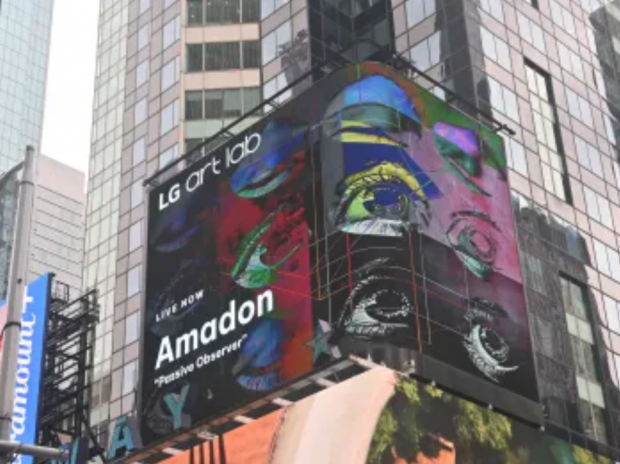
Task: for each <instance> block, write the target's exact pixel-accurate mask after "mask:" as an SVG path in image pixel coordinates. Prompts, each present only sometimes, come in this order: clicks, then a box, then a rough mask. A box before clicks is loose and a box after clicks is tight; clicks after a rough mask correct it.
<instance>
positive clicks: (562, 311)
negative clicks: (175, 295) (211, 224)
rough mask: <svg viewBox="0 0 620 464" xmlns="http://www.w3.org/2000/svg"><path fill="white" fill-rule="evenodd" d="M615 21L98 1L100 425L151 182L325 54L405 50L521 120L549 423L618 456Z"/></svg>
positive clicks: (587, 3)
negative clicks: (145, 183) (146, 181)
mask: <svg viewBox="0 0 620 464" xmlns="http://www.w3.org/2000/svg"><path fill="white" fill-rule="evenodd" d="M619 20H620V4H619V3H618V2H617V1H613V2H601V1H599V0H582V1H580V2H576V1H570V0H530V1H528V0H477V1H470V0H376V1H362V0H356V1H352V0H351V1H349V0H343V1H340V2H334V1H327V0H309V1H305V0H291V1H290V2H279V1H274V0H262V1H261V2H260V5H257V4H255V3H251V2H248V3H244V2H243V0H241V1H237V2H234V1H230V2H228V1H206V0H176V1H174V0H150V1H149V0H132V1H122V0H117V1H112V0H109V1H104V2H102V10H101V21H100V41H99V58H98V59H99V66H98V74H97V85H96V98H95V110H94V111H95V120H94V128H93V151H92V155H91V173H90V179H89V199H88V215H87V231H88V237H87V244H86V254H85V269H86V270H85V275H84V280H85V285H86V286H87V287H89V286H94V285H97V286H98V287H99V288H100V290H101V295H102V318H101V323H100V330H98V334H97V349H96V364H95V377H96V380H97V383H96V385H95V389H94V398H93V399H94V403H93V404H94V405H95V406H96V407H95V409H94V410H93V412H92V415H91V423H92V425H93V426H95V427H96V430H97V431H98V433H99V434H100V435H101V436H102V437H103V438H104V439H106V437H107V434H108V432H109V426H110V424H111V423H113V421H114V420H115V419H116V418H117V417H119V416H121V415H122V414H126V413H129V412H131V411H133V410H134V408H135V387H136V382H137V378H138V369H139V366H138V363H139V355H140V353H139V336H140V335H139V333H138V330H139V329H138V328H139V327H140V310H141V307H142V302H143V299H144V295H143V294H142V288H143V266H144V253H143V243H144V226H143V224H144V221H145V207H144V198H145V197H144V187H143V181H144V179H145V178H146V177H147V176H150V175H151V174H153V173H155V172H156V171H157V170H158V169H161V168H162V167H164V166H165V165H166V164H167V163H169V162H170V161H171V160H174V159H175V158H177V157H178V156H179V154H180V153H182V152H185V151H186V150H188V149H192V148H193V147H194V146H195V145H196V144H197V143H199V141H202V140H204V139H205V138H208V137H210V136H212V135H213V134H215V133H216V132H217V131H218V130H219V129H220V128H222V127H223V126H224V125H225V124H226V123H227V122H228V121H231V120H233V119H234V118H236V117H238V116H240V115H242V114H243V113H244V112H245V111H247V110H248V109H249V108H251V107H252V106H253V105H254V104H256V103H258V101H259V100H260V98H261V97H262V98H269V97H271V96H272V95H274V94H275V93H276V92H278V91H280V90H283V89H286V88H287V86H288V85H289V84H290V83H291V82H293V81H294V80H295V79H297V78H299V77H300V76H302V75H303V73H304V72H306V71H309V70H310V69H311V68H312V67H313V66H315V65H317V64H319V63H322V62H323V61H324V60H330V59H332V60H333V61H332V64H331V66H332V67H333V66H337V65H338V63H342V62H343V60H345V61H346V59H348V60H351V61H356V60H361V59H367V58H370V59H376V60H382V59H384V58H385V57H386V55H385V53H386V51H385V49H382V48H381V46H383V45H389V44H393V48H394V50H395V51H396V52H397V53H399V54H400V55H401V56H402V57H404V58H406V59H407V60H409V61H411V62H412V63H413V64H414V65H415V66H416V67H417V68H418V69H419V70H420V71H423V72H425V73H427V74H428V75H429V76H431V77H432V78H434V79H435V80H436V81H439V82H441V83H442V84H443V85H444V86H445V87H446V88H448V89H450V90H452V91H453V92H454V93H456V94H457V95H458V97H459V98H453V97H451V96H450V94H449V93H446V92H445V91H444V90H442V89H441V88H437V87H434V86H433V84H432V83H431V82H430V81H428V79H426V78H425V77H423V76H419V77H417V78H416V80H417V81H418V82H419V83H420V84H421V85H423V86H425V87H428V88H432V89H433V90H434V92H435V94H436V95H438V96H440V97H441V96H443V97H444V98H445V99H446V100H448V101H450V103H452V104H453V105H454V106H456V107H458V108H460V109H461V110H463V111H464V112H467V113H470V114H471V115H472V116H475V117H481V118H483V119H484V116H481V115H480V114H476V113H475V112H474V111H472V109H471V107H470V106H468V105H465V104H464V103H463V101H462V100H463V99H464V100H467V101H469V102H471V103H473V104H474V106H477V107H478V108H479V109H480V110H482V111H484V112H485V113H490V114H492V115H493V117H494V118H495V119H496V120H498V121H500V122H501V123H504V124H506V126H507V127H509V128H510V129H511V130H512V131H514V135H513V136H509V135H508V134H507V133H506V134H505V135H506V136H505V141H506V147H507V154H508V158H509V166H510V172H509V180H510V186H511V189H512V194H513V204H514V211H515V218H516V220H517V227H518V232H519V233H518V235H519V241H520V255H521V264H522V270H523V275H524V279H525V284H526V296H527V302H528V312H529V321H530V326H531V332H532V336H533V340H534V348H535V354H536V367H537V377H538V386H539V392H540V396H541V401H542V403H543V406H544V414H545V423H546V425H545V427H546V429H547V431H549V432H551V433H552V434H554V435H556V436H558V437H561V438H564V439H566V440H569V441H570V442H571V443H574V444H576V445H578V446H580V447H582V448H585V449H589V450H592V451H596V452H599V453H602V454H606V455H612V456H613V455H614V453H618V452H619V451H620V422H619V419H618V417H620V414H619V410H620V390H619V387H620V322H619V320H620V313H619V311H620V242H619V238H620V236H619V235H618V234H617V232H616V230H617V229H618V228H619V227H620V170H619V165H618V142H617V138H618V136H620V134H619V133H618V130H619V127H620V126H618V122H617V117H618V116H620V114H619V113H618V111H619V107H618V101H619V98H618V97H617V95H618V90H617V89H618V87H617V85H618V84H617V82H618V80H617V77H618V61H617V60H618V57H617V53H619V52H620V48H619V46H618V40H620V38H619V35H618V34H619V29H618V21H619ZM351 43H353V44H354V45H353V46H351V47H349V48H348V49H347V50H346V51H345V53H344V54H343V56H344V58H342V57H339V56H338V53H337V52H338V50H339V49H342V48H346V47H347V46H348V44H351ZM327 70H329V66H327V67H326V68H325V67H324V68H323V69H322V70H319V71H317V72H316V73H315V74H314V75H313V76H310V77H308V79H307V80H306V81H304V82H301V83H300V84H299V85H297V86H296V87H295V88H293V89H289V90H288V91H287V92H286V93H285V94H283V95H282V96H281V97H280V98H279V101H278V103H282V102H283V101H285V100H286V99H288V98H290V97H291V96H294V95H295V94H296V93H297V92H299V91H301V90H303V89H305V88H307V86H308V85H310V84H311V79H312V78H317V77H321V75H322V73H324V72H325V71H327ZM258 88H260V89H261V90H260V92H258V91H257V89H258ZM268 110H269V108H265V111H268ZM250 122H251V119H248V120H247V121H245V122H244V123H243V124H242V125H240V126H238V129H242V128H243V127H247V126H246V124H248V123H250ZM217 142H219V141H217ZM217 142H214V143H217ZM197 156H198V155H197Z"/></svg>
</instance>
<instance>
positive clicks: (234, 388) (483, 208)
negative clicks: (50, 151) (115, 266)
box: [141, 63, 537, 443]
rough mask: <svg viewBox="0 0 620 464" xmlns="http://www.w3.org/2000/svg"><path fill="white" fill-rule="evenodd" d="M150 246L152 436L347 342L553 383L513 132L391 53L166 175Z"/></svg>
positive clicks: (277, 381) (328, 356)
mask: <svg viewBox="0 0 620 464" xmlns="http://www.w3.org/2000/svg"><path fill="white" fill-rule="evenodd" d="M147 260H148V261H147V264H148V266H147V273H146V301H145V307H146V316H145V323H144V328H145V329H144V330H145V333H144V350H143V352H144V354H143V364H142V366H143V377H142V387H141V389H142V432H143V439H144V442H145V443H149V442H153V441H155V440H157V439H160V438H163V437H165V436H166V435H167V434H169V433H170V432H171V431H172V430H173V429H178V428H179V427H181V426H183V427H185V426H188V425H191V424H196V423H198V422H200V421H203V420H205V419H208V418H213V417H217V416H218V415H219V414H222V413H223V412H226V411H230V410H231V409H233V408H234V407H237V406H240V405H243V404H245V403H248V402H251V401H253V400H255V399H258V398H260V397H262V396H264V395H266V394H268V393H269V392H273V391H275V390H277V389H278V388H280V387H282V386H284V385H286V384H288V383H290V382H292V381H294V380H295V379H299V378H300V377H302V376H304V375H306V374H308V373H310V372H313V371H314V370H316V369H320V368H321V367H324V366H327V365H329V364H330V363H333V362H335V361H337V360H338V359H342V358H343V357H346V356H347V355H349V354H356V355H359V356H364V357H367V356H371V357H372V358H373V360H375V361H379V362H380V361H384V362H385V363H386V364H387V365H390V366H392V367H395V368H399V369H400V368H401V367H402V361H403V359H406V358H407V353H413V352H421V353H423V354H424V355H426V356H428V357H430V358H433V359H437V360H439V361H441V362H442V363H444V364H447V365H451V366H453V367H456V368H458V369H460V370H461V371H464V372H467V373H469V374H470V375H473V376H475V377H477V378H479V379H483V380H486V381H487V382H488V383H490V384H495V385H498V386H501V387H504V388H506V389H509V390H511V391H512V392H514V393H517V394H518V395H521V396H523V397H526V398H530V399H536V398H537V393H536V383H535V376H534V369H533V363H532V354H531V346H530V336H529V329H528V324H527V317H526V309H525V302H524V297H523V289H522V281H521V274H520V267H519V259H518V251H517V244H516V240H515V231H514V224H513V218H512V210H511V204H510V192H509V188H508V184H507V178H506V160H505V154H504V149H503V144H502V140H501V138H500V137H499V136H498V135H497V134H496V133H494V132H493V131H491V130H489V129H488V128H485V127H481V126H480V125H478V124H477V123H476V122H475V121H473V120H471V119H470V118H468V117H466V116H465V115H463V114H462V113H460V112H458V111H457V110H455V109H454V108H452V107H450V106H449V105H448V104H446V103H445V102H443V101H441V100H440V99H438V98H437V97H435V96H434V95H432V94H431V93H429V92H427V91H425V90H423V89H421V88H420V87H418V86H417V85H416V84H414V83H412V82H411V81H409V80H407V79H405V78H403V77H402V76H401V75H399V74H397V73H396V72H395V71H394V70H393V69H391V68H388V67H386V66H383V65H380V64H376V63H363V64H360V65H355V66H353V65H352V66H349V67H346V68H343V69H341V70H339V71H337V72H336V73H334V74H332V75H330V76H328V77H326V78H324V79H323V80H321V81H319V82H318V83H317V84H316V85H314V86H313V87H312V88H311V89H309V90H307V91H306V92H304V93H303V94H302V95H300V96H299V97H296V98H295V99H294V100H292V101H290V102H289V103H287V104H286V105H284V106H282V107H281V108H279V109H277V110H276V111H274V112H273V113H271V114H269V115H268V116H267V117H265V118H263V119H262V120H261V121H260V122H258V123H257V124H255V125H254V126H252V127H250V128H249V129H247V130H246V131H245V132H243V133H241V134H239V135H237V136H236V137H235V138H233V139H231V140H230V141H229V142H228V143H227V144H225V145H223V146H221V147H220V148H218V149H217V150H215V151H214V152H213V153H211V154H210V155H209V156H207V157H205V158H204V159H202V160H200V161H199V162H197V163H196V164H194V165H192V166H190V167H189V168H187V169H186V170H185V171H183V172H181V173H179V174H178V175H177V176H175V177H173V178H172V179H169V180H167V181H166V182H165V183H163V184H161V185H159V186H157V187H156V188H154V189H153V190H152V191H151V192H150V196H149V219H148V258H147ZM403 353H404V354H403Z"/></svg>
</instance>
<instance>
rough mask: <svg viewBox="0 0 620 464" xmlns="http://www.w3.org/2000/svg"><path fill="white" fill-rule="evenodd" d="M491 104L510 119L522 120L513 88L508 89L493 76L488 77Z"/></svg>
mask: <svg viewBox="0 0 620 464" xmlns="http://www.w3.org/2000/svg"><path fill="white" fill-rule="evenodd" d="M487 80H488V82H489V91H490V98H491V105H492V106H493V108H495V109H496V110H498V111H499V112H500V113H503V114H505V115H506V116H508V117H509V118H510V119H512V120H514V121H517V122H520V121H521V119H520V117H519V108H518V106H517V96H516V95H515V94H514V92H513V91H512V90H509V89H507V88H506V87H504V86H503V85H502V84H500V83H499V82H497V81H496V80H495V79H493V78H492V77H487Z"/></svg>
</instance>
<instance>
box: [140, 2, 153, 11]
mask: <svg viewBox="0 0 620 464" xmlns="http://www.w3.org/2000/svg"><path fill="white" fill-rule="evenodd" d="M150 7H151V0H140V13H141V14H142V13H144V12H145V11H146V10H148V9H149V8H150Z"/></svg>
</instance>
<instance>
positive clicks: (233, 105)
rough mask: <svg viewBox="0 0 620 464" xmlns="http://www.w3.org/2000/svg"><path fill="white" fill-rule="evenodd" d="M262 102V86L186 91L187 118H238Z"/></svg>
mask: <svg viewBox="0 0 620 464" xmlns="http://www.w3.org/2000/svg"><path fill="white" fill-rule="evenodd" d="M259 103H260V88H258V87H246V88H242V89H225V90H205V91H202V90H197V91H187V92H185V120H187V121H191V120H196V119H224V118H238V117H239V116H241V115H242V114H245V113H246V112H248V111H249V110H251V109H252V108H254V107H256V106H257V105H258V104H259Z"/></svg>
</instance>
